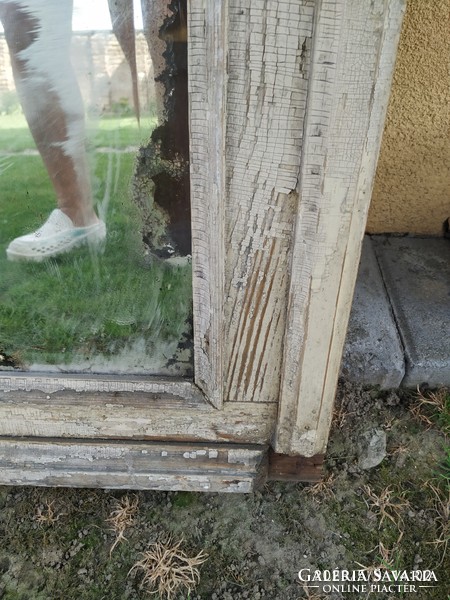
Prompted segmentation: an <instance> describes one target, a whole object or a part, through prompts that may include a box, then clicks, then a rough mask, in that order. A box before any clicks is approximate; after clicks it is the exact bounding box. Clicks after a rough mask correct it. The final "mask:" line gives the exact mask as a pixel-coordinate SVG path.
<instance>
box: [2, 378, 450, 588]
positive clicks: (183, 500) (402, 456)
mask: <svg viewBox="0 0 450 600" xmlns="http://www.w3.org/2000/svg"><path fill="white" fill-rule="evenodd" d="M444 397H445V396H444ZM446 401H447V411H448V404H449V396H448V395H447V400H446ZM415 404H416V400H415V397H414V394H412V393H411V392H404V391H402V392H400V391H391V392H380V391H378V390H370V389H369V390H367V389H363V388H360V387H357V386H351V385H349V384H346V383H341V385H340V388H339V391H338V396H337V402H336V415H335V419H334V426H333V431H332V434H331V438H330V444H329V448H328V455H327V461H326V472H325V477H324V481H323V482H322V483H321V484H318V485H315V486H311V485H306V484H285V483H284V484H281V483H278V482H271V483H269V484H267V485H266V486H265V487H264V489H262V490H261V491H259V492H257V493H254V494H252V495H247V496H244V495H232V494H223V495H219V494H196V493H187V492H168V493H164V492H138V493H134V492H132V491H130V492H128V493H125V492H122V491H121V492H116V491H108V490H100V491H99V490H74V489H47V488H12V487H1V488H0V540H1V543H0V598H1V599H2V600H59V599H61V600H62V599H64V600H68V599H69V600H70V599H77V600H78V599H79V600H83V599H86V600H103V599H104V600H106V599H108V600H119V599H120V600H122V599H129V600H140V599H143V598H149V597H151V598H156V599H158V598H161V599H162V598H166V595H165V594H163V595H161V596H160V595H158V594H155V595H153V596H150V595H149V591H148V589H147V587H145V586H143V585H142V583H143V576H144V572H143V570H142V569H141V568H139V567H137V568H135V569H133V570H132V571H131V573H130V569H131V568H132V567H133V565H134V564H136V563H137V562H138V561H140V560H141V559H142V558H143V553H144V552H146V551H148V550H151V549H153V550H154V549H155V546H154V544H155V543H157V542H161V543H162V542H165V543H166V544H168V545H169V546H170V545H172V547H173V546H174V544H176V543H177V542H179V541H181V545H180V547H179V550H183V551H184V552H185V554H186V555H187V556H189V557H194V556H196V555H197V554H198V553H199V552H200V551H203V552H205V553H206V554H207V555H208V557H207V559H206V561H205V562H203V564H201V565H199V567H198V568H199V573H200V581H199V583H198V585H197V586H196V588H195V589H193V590H192V591H191V592H188V591H187V590H186V589H181V588H180V589H179V590H178V592H177V593H175V595H173V596H172V598H173V600H181V599H185V600H205V599H208V600H241V599H249V600H259V599H262V598H265V599H270V600H295V599H300V598H311V599H316V598H322V597H326V598H330V599H341V598H358V599H359V598H366V597H367V598H371V599H373V600H379V599H380V600H383V599H385V598H386V599H389V598H406V597H409V598H414V599H419V600H420V599H422V598H424V599H425V598H434V599H436V600H447V598H449V596H448V594H449V593H450V589H449V586H448V584H449V581H448V573H449V572H450V569H449V567H450V564H449V560H448V555H446V552H445V551H446V542H445V541H446V540H447V541H448V536H449V524H448V514H449V513H448V511H449V505H448V499H449V480H448V477H449V470H448V468H449V461H448V440H447V439H446V434H448V412H447V413H445V411H444V412H442V411H441V412H440V413H439V411H437V410H436V408H435V407H434V406H432V405H422V407H420V409H419V410H411V409H412V408H414V405H415ZM424 419H425V420H424ZM445 447H447V451H446V450H445ZM446 452H447V459H446V460H445V456H446ZM121 506H122V507H123V506H128V509H127V510H125V511H123V515H122V516H123V518H124V519H125V520H126V518H127V517H128V519H129V521H128V524H127V523H126V522H125V520H124V521H123V523H124V526H125V525H126V528H125V529H123V531H122V533H123V536H124V537H123V538H121V539H120V540H119V541H118V543H117V544H116V546H115V547H114V548H113V549H112V547H113V544H114V542H115V541H116V539H117V537H118V535H119V530H117V529H116V530H114V529H113V524H112V522H111V520H110V519H111V517H114V514H115V515H116V517H117V518H116V521H117V520H118V513H117V511H118V510H119V508H120V507H121ZM133 506H134V509H133ZM114 511H116V512H115V513H114ZM120 514H122V513H120ZM119 516H120V515H119ZM108 519H109V520H108ZM169 537H170V538H171V540H170V541H168V538H169ZM111 549H112V551H111ZM178 564H180V563H178ZM372 567H380V568H383V569H384V568H386V569H388V570H389V569H391V570H392V569H397V570H403V569H406V570H408V571H410V570H411V569H422V570H423V569H431V570H433V572H434V574H435V576H436V579H437V582H434V581H433V582H432V583H433V587H429V588H418V586H417V585H416V590H415V591H413V592H404V593H397V592H395V593H393V592H389V591H388V590H387V589H386V590H383V589H381V588H380V589H378V591H376V592H373V593H372V594H370V595H368V594H366V593H365V592H361V590H360V591H359V592H353V593H352V592H347V591H346V590H345V589H344V590H342V589H341V590H340V591H334V592H331V593H326V592H324V591H320V590H317V588H312V587H309V588H308V587H307V586H306V585H305V586H302V585H300V582H299V579H298V571H299V570H300V569H311V570H315V569H348V570H353V569H360V570H364V569H370V568H372ZM364 572H365V573H368V571H367V570H366V571H364ZM305 573H306V572H305ZM446 574H447V575H446Z"/></svg>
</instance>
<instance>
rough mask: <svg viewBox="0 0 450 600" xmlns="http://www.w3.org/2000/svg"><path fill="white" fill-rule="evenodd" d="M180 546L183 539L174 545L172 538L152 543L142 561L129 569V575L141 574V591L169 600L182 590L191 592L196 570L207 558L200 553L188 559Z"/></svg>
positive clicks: (197, 579)
mask: <svg viewBox="0 0 450 600" xmlns="http://www.w3.org/2000/svg"><path fill="white" fill-rule="evenodd" d="M182 543H183V540H180V541H179V542H177V543H176V544H175V543H173V541H172V539H171V538H169V539H168V540H167V541H161V542H155V543H154V544H152V545H151V546H150V548H149V549H148V550H146V551H145V552H143V553H142V556H143V558H142V560H140V561H138V562H137V563H135V564H134V565H133V566H132V567H131V569H130V571H129V572H128V575H130V574H131V573H132V572H133V571H135V570H138V569H139V570H141V571H143V573H144V577H143V579H142V582H141V588H146V590H147V592H148V593H149V594H159V595H160V596H161V597H165V598H167V600H171V598H173V597H174V595H175V594H176V593H177V592H178V591H179V590H180V589H182V588H184V589H185V590H187V591H188V592H191V591H192V589H193V588H194V587H195V586H196V585H197V584H198V582H199V581H200V573H199V570H198V568H197V567H198V566H199V565H201V564H202V563H204V562H205V561H206V560H207V555H206V554H205V553H204V552H203V550H202V551H200V552H199V553H198V554H197V555H196V556H193V557H189V556H188V555H187V554H186V553H185V552H184V551H183V550H181V549H180V546H181V544H182Z"/></svg>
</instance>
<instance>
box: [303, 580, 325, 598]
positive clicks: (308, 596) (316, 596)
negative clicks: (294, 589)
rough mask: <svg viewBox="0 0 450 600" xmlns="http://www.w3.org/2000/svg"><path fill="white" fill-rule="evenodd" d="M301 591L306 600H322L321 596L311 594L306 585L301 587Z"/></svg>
mask: <svg viewBox="0 0 450 600" xmlns="http://www.w3.org/2000/svg"><path fill="white" fill-rule="evenodd" d="M302 589H303V591H304V592H305V594H306V596H304V597H305V598H306V600H322V598H323V596H322V595H321V594H320V593H319V592H311V591H310V589H309V588H308V586H307V585H306V583H304V584H303V585H302ZM299 600H300V598H299Z"/></svg>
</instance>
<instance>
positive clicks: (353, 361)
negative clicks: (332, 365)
mask: <svg viewBox="0 0 450 600" xmlns="http://www.w3.org/2000/svg"><path fill="white" fill-rule="evenodd" d="M341 374H342V375H343V376H344V377H345V378H346V379H348V380H350V381H355V382H359V383H363V384H367V385H369V384H371V385H379V386H381V387H382V388H392V387H398V386H399V385H400V383H401V381H402V379H403V376H404V374H405V363H404V355H403V348H402V345H401V342H400V337H399V335H398V332H397V328H396V325H395V321H394V318H393V315H392V311H391V307H390V303H389V300H388V297H387V294H386V290H385V286H384V283H383V280H382V277H381V272H380V269H379V267H378V263H377V260H376V257H375V253H374V250H373V247H372V242H371V238H370V237H367V236H366V237H365V239H364V242H363V249H362V255H361V262H360V266H359V271H358V279H357V282H356V288H355V295H354V298H353V306H352V312H351V315H350V322H349V327H348V330H347V339H346V344H345V348H344V355H343V358H342V367H341Z"/></svg>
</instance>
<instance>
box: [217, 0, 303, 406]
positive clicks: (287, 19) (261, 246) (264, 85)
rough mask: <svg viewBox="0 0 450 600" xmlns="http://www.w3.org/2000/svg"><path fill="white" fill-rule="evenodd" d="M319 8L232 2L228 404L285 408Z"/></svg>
mask: <svg viewBox="0 0 450 600" xmlns="http://www.w3.org/2000/svg"><path fill="white" fill-rule="evenodd" d="M313 14H314V2H313V1H312V0H287V1H285V2H277V1H274V0H269V1H266V0H256V1H255V0H230V2H229V30H230V36H229V73H228V99H227V144H226V152H227V154H226V166H227V196H226V249H227V254H226V275H225V294H226V305H225V347H224V353H225V362H226V364H227V365H228V372H227V373H226V391H225V398H226V399H227V400H230V401H247V402H277V401H278V397H279V384H280V367H281V360H280V357H281V354H282V344H283V336H284V331H285V323H286V304H287V290H288V284H289V248H290V243H291V238H292V231H293V226H294V222H295V214H296V211H297V206H298V192H297V183H298V175H299V171H300V157H301V147H302V138H303V120H304V114H305V108H306V96H307V88H308V65H309V57H310V46H311V37H312V25H313Z"/></svg>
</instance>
